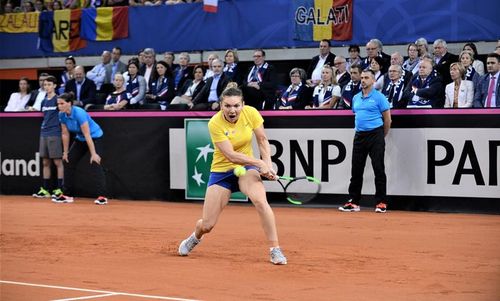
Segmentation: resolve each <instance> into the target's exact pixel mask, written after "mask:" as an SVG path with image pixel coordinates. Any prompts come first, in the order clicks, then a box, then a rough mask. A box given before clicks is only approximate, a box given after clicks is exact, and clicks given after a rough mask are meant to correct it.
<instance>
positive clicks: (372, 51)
mask: <svg viewBox="0 0 500 301" xmlns="http://www.w3.org/2000/svg"><path fill="white" fill-rule="evenodd" d="M382 47H383V46H382V42H380V41H379V40H378V39H371V40H370V41H369V42H368V43H366V58H365V59H364V60H363V63H362V64H361V68H362V69H363V70H365V69H366V68H368V67H370V64H371V62H372V60H373V58H374V57H376V56H379V57H381V58H382V59H383V61H384V63H383V64H382V66H380V71H381V72H382V74H385V73H387V70H388V69H389V66H390V65H391V57H390V56H389V55H388V54H386V53H384V52H383V51H382Z"/></svg>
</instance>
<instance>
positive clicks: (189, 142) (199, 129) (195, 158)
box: [184, 119, 247, 201]
mask: <svg viewBox="0 0 500 301" xmlns="http://www.w3.org/2000/svg"><path fill="white" fill-rule="evenodd" d="M184 128H185V129H186V165H187V166H186V171H187V172H186V199H187V200H190V199H191V200H200V199H203V198H204V197H205V191H206V190H207V183H208V177H209V175H210V165H211V164H212V159H213V154H214V145H213V144H212V141H211V139H210V134H209V132H208V119H185V120H184ZM231 200H236V201H246V200H247V197H246V196H245V195H244V194H243V193H241V192H238V193H233V194H232V195H231Z"/></svg>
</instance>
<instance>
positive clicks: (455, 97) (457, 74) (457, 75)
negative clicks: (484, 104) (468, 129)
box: [444, 63, 474, 108]
mask: <svg viewBox="0 0 500 301" xmlns="http://www.w3.org/2000/svg"><path fill="white" fill-rule="evenodd" d="M450 76H451V79H452V80H453V82H452V83H449V84H447V85H446V89H445V102H444V107H445V108H470V107H472V102H473V100H474V84H473V83H472V82H471V81H470V80H463V78H464V76H465V68H464V67H463V66H462V64H460V63H452V64H451V65H450Z"/></svg>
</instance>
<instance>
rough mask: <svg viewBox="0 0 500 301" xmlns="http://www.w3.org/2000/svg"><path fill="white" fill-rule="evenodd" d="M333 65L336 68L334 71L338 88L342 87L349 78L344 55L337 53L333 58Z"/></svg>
mask: <svg viewBox="0 0 500 301" xmlns="http://www.w3.org/2000/svg"><path fill="white" fill-rule="evenodd" d="M333 65H334V66H335V69H337V71H335V72H336V74H335V76H336V78H337V83H338V84H339V86H340V89H343V88H344V87H345V85H347V84H348V83H349V81H350V80H351V75H350V74H349V72H347V67H346V66H347V61H346V59H345V57H343V56H340V55H339V56H337V57H336V58H335V61H334V63H333Z"/></svg>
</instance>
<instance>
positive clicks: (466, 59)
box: [459, 50, 481, 87]
mask: <svg viewBox="0 0 500 301" xmlns="http://www.w3.org/2000/svg"><path fill="white" fill-rule="evenodd" d="M459 58H460V63H461V64H462V66H463V67H464V69H465V79H466V80H470V81H471V82H472V83H473V84H474V87H476V86H477V85H478V83H479V81H480V79H481V76H480V75H479V73H478V72H477V70H476V68H474V67H473V66H474V63H473V62H475V61H474V55H473V54H472V52H470V51H468V50H464V51H462V52H461V53H460V56H459Z"/></svg>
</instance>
